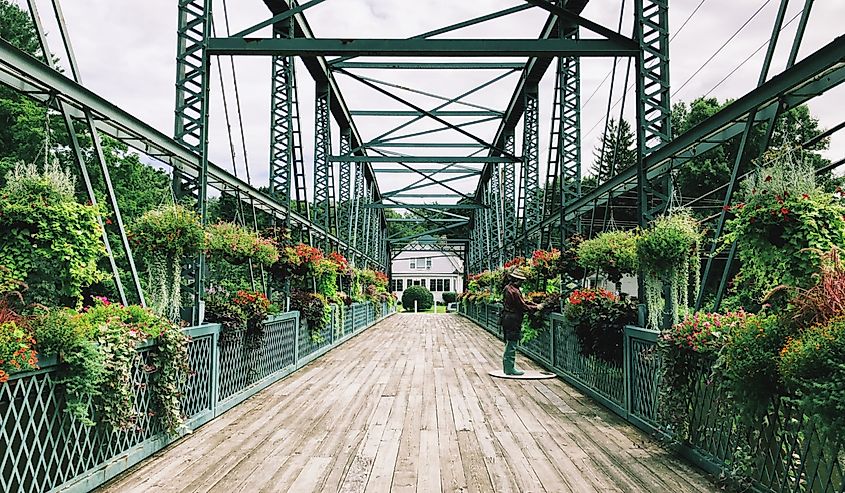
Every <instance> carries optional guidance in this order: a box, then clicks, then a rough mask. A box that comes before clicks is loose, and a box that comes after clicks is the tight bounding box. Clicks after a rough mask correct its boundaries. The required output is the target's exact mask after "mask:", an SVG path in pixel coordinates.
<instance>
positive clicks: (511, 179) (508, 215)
mask: <svg viewBox="0 0 845 493" xmlns="http://www.w3.org/2000/svg"><path fill="white" fill-rule="evenodd" d="M504 136H505V139H504V143H505V149H507V150H508V151H509V152H510V153H514V152H516V135H515V134H514V128H513V127H511V128H509V129H507V130H506V131H505V132H504ZM502 166H503V167H504V169H503V170H502V193H503V202H502V207H503V210H502V213H503V217H504V228H505V252H506V254H505V256H506V257H508V258H513V257H514V256H515V255H514V254H515V252H516V236H517V227H518V223H517V221H518V216H517V214H516V163H505V164H503V165H502ZM488 168H489V166H488ZM483 179H484V177H483V175H482V180H483Z"/></svg>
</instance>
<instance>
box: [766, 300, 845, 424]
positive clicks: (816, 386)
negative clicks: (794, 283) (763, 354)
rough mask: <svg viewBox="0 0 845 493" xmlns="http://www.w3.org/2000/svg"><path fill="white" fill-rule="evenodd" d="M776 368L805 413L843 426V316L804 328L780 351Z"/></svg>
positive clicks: (844, 360) (844, 318)
mask: <svg viewBox="0 0 845 493" xmlns="http://www.w3.org/2000/svg"><path fill="white" fill-rule="evenodd" d="M778 369H779V370H780V374H781V376H782V377H783V380H784V383H785V385H786V386H787V388H788V389H790V390H793V391H795V392H796V393H797V395H798V399H799V402H800V405H801V406H802V408H803V409H804V410H805V412H807V413H808V414H814V415H817V416H820V417H821V418H822V420H823V422H824V424H825V425H826V426H828V427H830V428H833V429H834V430H836V431H840V430H841V429H842V428H843V427H845V317H838V318H834V319H833V320H831V321H830V322H829V323H827V324H824V325H816V326H814V327H811V328H809V329H806V330H804V331H803V332H802V333H801V334H800V335H799V336H798V337H796V338H795V339H790V340H789V341H788V342H787V344H786V346H785V347H784V348H783V349H782V350H781V352H780V361H779V362H778Z"/></svg>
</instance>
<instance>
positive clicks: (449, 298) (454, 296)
mask: <svg viewBox="0 0 845 493" xmlns="http://www.w3.org/2000/svg"><path fill="white" fill-rule="evenodd" d="M456 301H458V293H455V292H452V291H448V292H445V293H443V302H444V303H454V302H456Z"/></svg>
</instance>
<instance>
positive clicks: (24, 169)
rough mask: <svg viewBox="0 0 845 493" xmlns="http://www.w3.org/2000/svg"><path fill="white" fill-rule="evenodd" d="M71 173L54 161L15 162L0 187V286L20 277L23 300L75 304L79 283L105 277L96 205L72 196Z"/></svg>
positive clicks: (11, 285) (3, 288)
mask: <svg viewBox="0 0 845 493" xmlns="http://www.w3.org/2000/svg"><path fill="white" fill-rule="evenodd" d="M73 190H74V181H73V178H72V177H71V176H70V174H69V173H67V172H66V171H65V170H63V169H62V168H61V167H59V166H57V165H47V166H45V168H44V170H43V171H40V172H39V171H38V169H37V168H36V166H35V165H22V164H21V165H17V166H16V167H15V168H14V170H13V171H12V172H10V173H9V174H8V175H7V176H6V185H5V186H4V187H3V188H2V189H0V230H2V231H3V235H2V236H0V265H3V266H4V267H5V269H3V270H2V271H0V291H6V290H9V289H13V288H14V287H15V286H16V285H17V284H18V283H20V282H24V283H26V285H27V286H29V289H28V290H27V292H26V297H27V301H29V302H37V303H42V304H47V305H54V304H56V305H77V304H78V303H80V301H81V299H82V290H83V288H85V287H87V286H90V285H92V284H94V283H97V282H99V281H102V280H104V279H106V277H107V276H106V275H105V274H104V273H103V272H101V271H100V270H99V268H98V266H97V262H98V261H99V260H100V259H101V258H102V257H103V256H105V253H106V252H105V247H104V246H103V242H102V239H101V236H100V234H101V230H100V226H99V224H98V219H97V218H98V214H99V211H98V209H97V208H96V207H94V206H90V205H83V204H80V203H78V202H76V201H75V200H74V197H73Z"/></svg>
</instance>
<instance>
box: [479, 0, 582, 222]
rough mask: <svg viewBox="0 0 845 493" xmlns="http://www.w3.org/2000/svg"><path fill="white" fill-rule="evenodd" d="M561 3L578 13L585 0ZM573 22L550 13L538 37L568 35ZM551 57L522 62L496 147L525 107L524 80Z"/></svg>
mask: <svg viewBox="0 0 845 493" xmlns="http://www.w3.org/2000/svg"><path fill="white" fill-rule="evenodd" d="M561 4H562V5H563V6H564V7H565V8H566V10H567V11H568V12H569V13H572V14H575V15H580V14H581V12H582V11H583V10H584V7H586V5H587V1H586V0H562V1H561ZM576 26H577V24H575V23H573V22H572V21H568V20H561V19H559V18H558V16H557V15H556V14H554V13H550V14H549V17H548V19H547V20H546V24H545V25H544V26H543V29H542V30H541V31H540V35H539V38H540V39H549V38H557V37H559V36H560V33H563V34H564V35H567V34H569V33H570V32H572V31H574V30H576ZM556 56H566V54H563V53H560V54H557V55H556ZM552 60H553V57H550V56H539V55H536V54H535V55H533V56H532V57H531V58H529V59H528V62H527V63H526V64H525V69H523V71H522V76H521V77H520V79H519V82H518V83H517V85H516V87H515V88H514V91H513V95H512V96H511V100H510V103H508V106H507V109H506V110H505V116H504V117H503V118H502V122H501V124H500V125H499V129H498V130H497V131H496V136H495V137H494V138H493V141H492V142H493V143H494V144H496V146H497V147H502V146H504V145H505V140H506V139H508V138H509V132H511V130H512V129H513V128H515V127H516V124H517V123H518V122H519V120H520V119H521V118H522V114H523V112H524V111H525V106H524V104H525V99H524V97H523V93H524V89H525V84H527V83H529V82H535V81H539V80H540V79H542V78H543V75H544V74H545V73H546V70H547V69H548V68H549V65H550V64H551V63H552ZM492 170H493V167H492V166H486V167H485V169H484V173H483V174H482V175H481V179H480V180H479V186H478V188H477V191H476V198H478V197H480V194H481V185H482V184H483V183H486V182H487V181H488V180H489V179H490V175H491V174H492ZM505 217H507V215H505Z"/></svg>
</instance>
